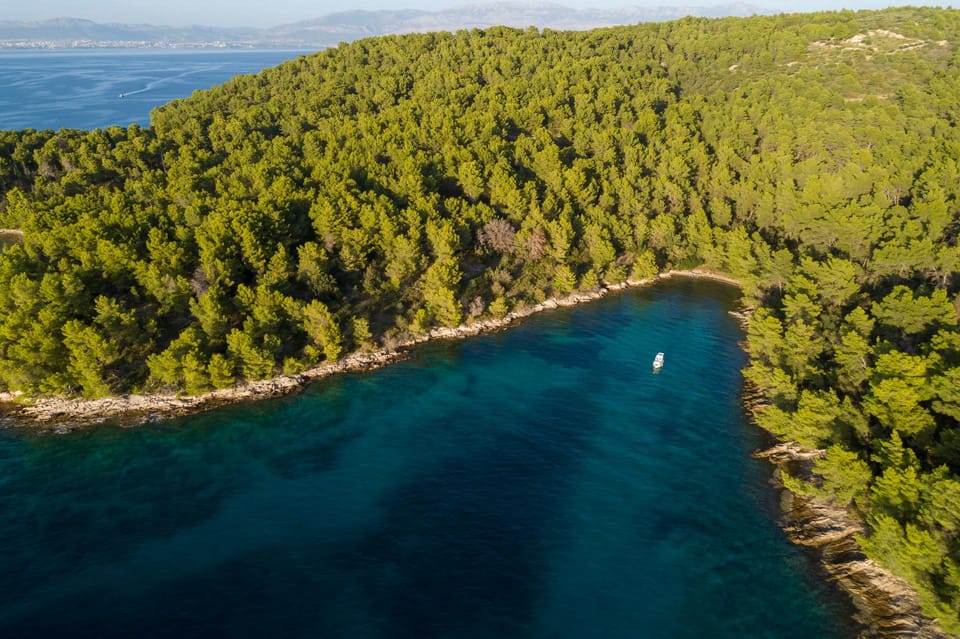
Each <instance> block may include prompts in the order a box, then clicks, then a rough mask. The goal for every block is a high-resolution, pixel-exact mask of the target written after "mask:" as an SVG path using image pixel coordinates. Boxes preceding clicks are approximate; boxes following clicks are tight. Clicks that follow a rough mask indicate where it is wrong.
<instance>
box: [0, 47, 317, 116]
mask: <svg viewBox="0 0 960 639" xmlns="http://www.w3.org/2000/svg"><path fill="white" fill-rule="evenodd" d="M309 53H310V52H308V51H293V50H289V51H277V50H246V49H199V50H191V49H66V50H53V51H46V50H34V49H25V50H14V49H10V50H0V129H28V128H29V129H61V128H72V129H96V128H104V127H108V126H123V127H126V126H129V125H130V124H139V125H140V126H147V125H148V124H149V123H150V111H151V110H152V109H153V108H154V107H157V106H160V105H162V104H166V103H167V102H169V101H171V100H174V99H176V98H185V97H188V96H189V95H190V94H191V93H193V92H194V91H197V90H200V89H206V88H209V87H212V86H215V85H218V84H222V83H224V82H226V81H227V80H229V79H230V78H232V77H233V76H235V75H239V74H244V73H256V72H258V71H262V70H263V69H265V68H268V67H273V66H276V65H278V64H280V63H281V62H283V61H285V60H290V59H293V58H296V57H297V56H299V55H307V54H309Z"/></svg>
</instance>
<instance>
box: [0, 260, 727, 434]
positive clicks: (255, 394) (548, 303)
mask: <svg viewBox="0 0 960 639" xmlns="http://www.w3.org/2000/svg"><path fill="white" fill-rule="evenodd" d="M672 277H692V278H700V279H711V280H716V281H719V282H723V283H726V284H730V285H733V286H738V285H739V282H737V281H736V280H734V279H732V278H730V277H727V276H725V275H722V274H720V273H714V272H712V271H699V270H690V271H675V270H671V271H666V272H664V273H660V274H658V275H657V276H656V277H654V278H651V279H644V280H627V281H625V282H620V283H618V284H610V285H607V286H604V287H602V288H600V289H598V290H597V291H591V292H584V293H573V294H572V295H569V296H567V297H564V298H560V299H556V298H550V299H547V300H545V301H543V302H540V303H539V304H535V305H533V306H526V307H522V308H519V309H517V310H515V311H511V312H510V313H507V314H506V315H505V316H504V317H502V318H498V319H487V320H480V321H476V322H471V323H469V324H461V325H460V326H457V327H456V328H445V327H444V328H434V329H432V330H430V331H428V332H427V333H425V334H424V335H420V336H417V337H412V338H409V339H406V340H403V341H401V342H398V343H397V344H395V345H393V346H391V347H390V348H380V349H378V350H375V351H372V352H366V353H364V352H355V353H351V354H349V355H347V356H346V357H344V358H343V359H341V360H339V361H337V362H332V363H324V364H320V365H319V366H316V367H314V368H311V369H308V370H306V371H304V372H303V373H300V374H298V375H280V376H277V377H272V378H269V379H264V380H257V381H252V382H244V383H241V384H238V385H236V386H235V387H234V388H225V389H219V390H214V391H209V392H206V393H201V394H199V395H182V396H181V395H174V394H150V395H119V396H109V397H103V398H100V399H68V398H63V397H41V398H38V399H36V400H29V401H23V399H22V395H20V394H16V393H0V425H14V426H38V427H41V428H45V429H49V430H53V431H54V432H57V433H64V432H67V431H69V430H73V429H76V428H81V427H84V426H92V425H95V424H100V423H103V422H106V421H107V420H110V419H117V420H119V421H121V423H122V424H123V425H124V426H138V425H140V424H144V423H148V422H156V421H160V420H162V419H166V418H170V417H178V416H183V415H189V414H191V413H197V412H201V411H205V410H210V409H213V408H216V407H219V406H225V405H228V404H233V403H239V402H243V401H249V400H256V399H265V398H268V397H278V396H281V395H286V394H288V393H291V392H294V391H296V390H297V389H300V388H302V387H304V386H305V385H307V384H309V383H310V382H312V381H314V380H317V379H322V378H324V377H328V376H330V375H335V374H338V373H346V372H353V371H367V370H373V369H376V368H380V367H382V366H386V365H388V364H391V363H393V362H396V361H398V360H400V359H403V358H404V357H406V355H407V351H408V350H409V349H410V348H411V347H413V346H416V345H418V344H423V343H425V342H428V341H431V340H438V339H446V340H449V339H463V338H466V337H471V336H473V335H479V334H481V333H488V332H491V331H496V330H501V329H503V328H505V327H507V326H509V325H510V324H512V323H514V322H516V321H518V320H522V319H524V318H526V317H529V316H531V315H534V314H536V313H540V312H542V311H546V310H550V309H555V308H561V307H569V306H576V305H577V304H582V303H584V302H589V301H592V300H596V299H600V298H601V297H604V296H605V295H607V294H608V293H611V292H616V291H621V290H625V289H629V288H638V287H643V286H650V285H652V284H654V283H655V282H658V281H661V280H666V279H670V278H672Z"/></svg>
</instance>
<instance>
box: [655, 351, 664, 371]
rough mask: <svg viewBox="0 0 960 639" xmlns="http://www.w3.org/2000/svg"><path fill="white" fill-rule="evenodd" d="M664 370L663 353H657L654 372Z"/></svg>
mask: <svg viewBox="0 0 960 639" xmlns="http://www.w3.org/2000/svg"><path fill="white" fill-rule="evenodd" d="M661 368H663V353H657V356H656V357H654V358H653V370H655V371H658V370H660V369H661Z"/></svg>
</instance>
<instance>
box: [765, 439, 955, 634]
mask: <svg viewBox="0 0 960 639" xmlns="http://www.w3.org/2000/svg"><path fill="white" fill-rule="evenodd" d="M824 454H825V452H824V451H822V450H809V449H805V448H803V447H802V446H800V445H799V444H797V443H796V442H787V443H785V444H779V445H777V446H774V447H773V448H770V449H768V450H765V451H762V452H759V453H757V454H756V455H755V456H756V457H758V458H762V459H767V460H769V461H770V462H771V463H772V464H773V465H774V467H775V469H776V470H775V472H774V477H775V481H776V483H777V484H778V485H780V486H781V487H782V483H781V482H780V480H779V477H780V474H781V473H783V472H788V473H790V474H792V475H795V476H799V477H804V476H809V474H810V473H811V466H812V462H813V460H815V459H817V458H819V457H822V456H823V455H824ZM780 506H781V522H780V523H781V526H782V527H783V530H784V531H785V532H786V533H787V536H788V537H789V538H790V540H791V541H792V542H793V543H795V544H798V545H801V546H805V547H807V548H810V549H812V550H813V551H814V552H815V553H816V555H817V558H818V559H819V560H820V563H821V564H822V565H823V567H824V568H825V569H826V571H827V572H828V573H829V575H830V576H831V577H832V578H833V579H834V580H836V583H837V584H838V585H839V587H840V588H841V589H842V590H843V591H844V592H846V593H847V594H848V595H850V598H851V600H852V601H853V605H854V606H855V607H856V609H857V614H856V616H855V617H854V621H856V622H857V623H858V624H859V625H860V626H861V630H860V635H859V636H860V637H862V638H864V639H866V638H870V639H907V638H908V637H909V638H914V639H916V638H919V639H948V635H945V634H943V632H942V631H941V630H940V629H939V628H937V626H936V624H935V623H934V622H933V621H931V620H929V619H927V618H925V617H924V616H923V613H922V612H921V610H920V602H919V600H918V598H917V592H916V591H915V590H914V589H913V588H912V587H911V586H910V584H908V583H907V582H906V581H904V580H903V579H900V578H899V577H896V576H895V575H893V574H891V573H890V572H889V571H887V570H886V569H884V568H883V567H881V566H880V565H879V564H877V563H876V562H875V561H873V560H872V559H868V558H867V557H866V555H864V554H863V551H862V550H861V548H860V544H859V543H858V542H857V539H856V536H857V535H862V534H864V533H865V532H866V529H865V526H864V524H863V522H862V521H861V520H860V519H859V518H857V517H855V516H854V515H852V514H851V513H850V512H848V511H847V510H846V509H845V508H840V507H837V506H835V505H833V504H831V503H829V502H827V501H825V500H822V499H817V498H814V497H809V496H806V495H797V494H794V493H792V492H790V491H789V490H786V489H784V490H783V491H782V494H781V501H780Z"/></svg>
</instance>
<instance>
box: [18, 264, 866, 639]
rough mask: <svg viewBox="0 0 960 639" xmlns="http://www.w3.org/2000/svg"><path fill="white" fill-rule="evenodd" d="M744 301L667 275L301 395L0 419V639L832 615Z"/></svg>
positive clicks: (713, 633)
mask: <svg viewBox="0 0 960 639" xmlns="http://www.w3.org/2000/svg"><path fill="white" fill-rule="evenodd" d="M735 295H736V293H735V291H734V290H733V289H730V288H728V287H724V286H721V285H718V284H715V283H710V282H700V281H687V280H683V281H679V282H677V281H674V282H671V283H668V284H664V285H658V286H656V287H653V288H651V289H647V290H642V291H632V292H629V293H624V294H620V295H616V296H613V297H611V298H608V299H605V300H602V301H599V302H595V303H591V304H588V305H585V306H580V307H577V308H575V309H561V310H557V311H552V312H549V313H544V314H540V315H538V316H535V317H533V318H530V319H528V320H526V321H525V322H524V323H523V324H522V325H521V326H518V327H515V328H511V329H510V330H509V331H506V332H503V333H498V334H494V335H488V336H481V337H477V338H472V339H469V340H467V341H463V342H454V343H434V344H428V345H426V346H425V347H422V348H419V349H418V350H416V351H415V352H414V354H413V356H412V358H411V359H410V360H409V361H405V362H402V363H399V364H396V365H393V366H390V367H388V368H385V369H381V370H378V371H374V372H370V373H364V374H349V375H343V376H339V377H337V378H334V379H327V380H324V381H322V382H319V383H317V384H315V385H313V386H310V387H309V388H308V389H306V390H305V391H304V392H303V393H301V394H299V395H297V396H292V397H287V398H283V399H278V400H268V401H263V402H261V403H257V404H249V405H242V406H235V407H231V408H228V409H223V410H218V411H216V412H211V413H208V414H204V415H198V416H194V417H191V418H186V419H178V420H174V421H171V422H166V423H162V424H157V425H152V426H149V427H143V428H140V429H136V430H124V429H121V428H116V427H109V426H106V427H101V428H96V429H89V430H86V431H82V432H77V433H72V434H69V435H64V436H59V437H54V436H39V435H33V434H30V433H27V432H20V431H4V432H0V506H2V507H0V538H2V539H4V540H5V548H4V552H3V553H0V593H4V594H3V595H0V598H2V600H0V636H3V637H16V636H25V637H26V636H30V637H33V636H44V637H59V636H71V637H78V636H90V637H93V636H96V637H130V636H137V637H194V636H196V637H200V636H204V637H206V636H229V637H265V636H277V637H301V636H302V637H349V638H356V637H363V638H366V637H369V638H394V637H396V638H401V637H403V638H406V637H410V638H414V637H417V638H423V637H444V638H451V639H452V638H470V639H475V638H485V637H490V638H494V637H496V638H504V637H509V638H517V639H523V638H527V637H529V638H531V639H532V638H538V639H539V638H557V639H563V638H570V639H581V638H584V637H605V638H618V637H623V638H631V639H633V638H637V637H652V638H657V637H663V638H667V637H670V638H677V637H691V638H692V637H714V638H725V637H730V638H733V637H736V638H741V637H754V638H761V637H769V638H771V639H772V638H777V639H789V638H791V637H796V638H798V639H801V638H802V639H808V638H810V637H818V638H831V637H841V636H843V635H844V634H848V633H847V631H844V630H843V629H842V625H843V621H842V619H843V618H844V617H845V616H846V615H847V614H848V612H849V611H848V610H847V609H846V608H844V607H843V605H841V604H839V603H837V602H836V600H835V599H834V598H833V597H834V596H833V595H832V594H831V592H829V591H827V589H826V587H825V586H823V585H822V584H821V582H819V581H818V580H817V579H816V578H815V577H814V575H813V574H812V572H811V570H812V564H811V562H810V561H809V559H808V558H807V557H806V556H805V555H804V554H803V553H802V552H801V551H800V550H799V549H797V548H796V547H794V546H791V545H790V544H789V543H788V542H787V541H786V540H785V538H784V536H783V535H782V533H781V532H780V531H779V529H778V528H777V526H776V525H775V523H774V519H775V514H776V513H775V504H774V503H773V499H774V495H773V493H772V492H771V489H770V487H769V485H768V483H767V480H768V478H769V474H770V469H769V467H768V466H766V465H765V463H763V462H759V461H756V460H753V459H751V458H750V457H749V453H750V452H751V451H752V450H754V449H756V448H757V447H759V446H760V445H761V437H760V434H759V433H758V432H757V431H756V430H755V429H754V428H752V427H749V426H746V425H745V424H744V423H743V421H742V416H741V408H740V403H739V398H738V392H739V388H740V383H741V378H740V373H739V369H740V368H741V366H742V365H743V364H744V354H743V353H742V352H741V351H740V350H739V349H738V348H737V340H738V339H740V338H741V337H742V335H741V333H740V331H739V329H738V327H737V325H736V323H735V321H734V320H733V319H732V318H731V317H729V316H728V315H727V310H729V309H730V308H731V307H732V306H733V304H734V303H735ZM657 351H664V352H665V353H666V365H665V367H664V368H663V370H662V371H661V372H659V373H656V374H655V373H653V372H652V370H651V361H652V358H653V356H654V354H655V353H656V352H657Z"/></svg>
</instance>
